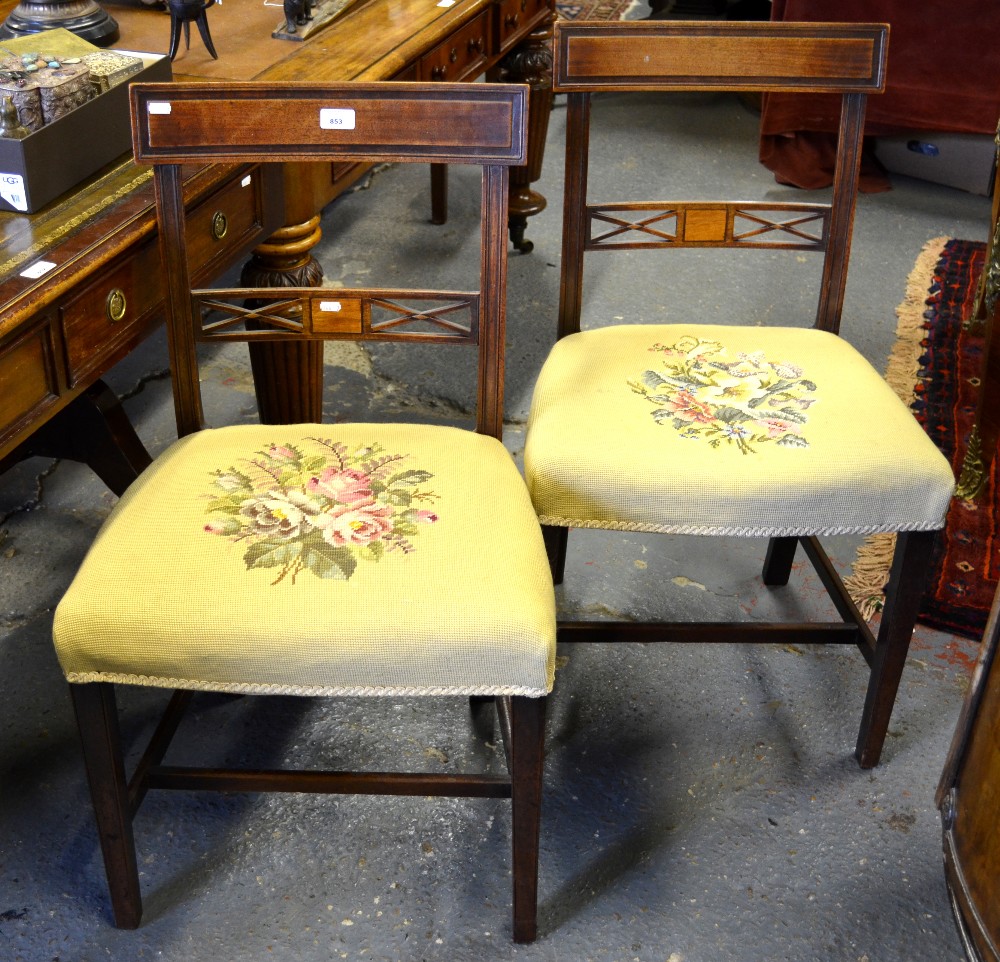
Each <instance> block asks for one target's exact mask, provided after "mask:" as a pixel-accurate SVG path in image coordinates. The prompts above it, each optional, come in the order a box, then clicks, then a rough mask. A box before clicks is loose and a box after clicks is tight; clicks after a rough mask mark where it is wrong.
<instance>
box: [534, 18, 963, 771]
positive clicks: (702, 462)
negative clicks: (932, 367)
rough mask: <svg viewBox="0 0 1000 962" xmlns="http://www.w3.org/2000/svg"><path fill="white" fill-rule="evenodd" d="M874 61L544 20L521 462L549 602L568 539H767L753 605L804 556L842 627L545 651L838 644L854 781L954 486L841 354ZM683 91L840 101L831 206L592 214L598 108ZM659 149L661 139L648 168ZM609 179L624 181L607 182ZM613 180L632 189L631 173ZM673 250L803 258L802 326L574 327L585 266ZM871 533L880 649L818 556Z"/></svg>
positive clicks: (901, 411)
mask: <svg viewBox="0 0 1000 962" xmlns="http://www.w3.org/2000/svg"><path fill="white" fill-rule="evenodd" d="M887 46H888V27H887V26H886V25H884V24H853V23H852V24H825V23H768V24H760V23H737V22H730V23H719V22H711V23H707V22H706V23H700V22H691V21H687V22H685V21H672V22H650V21H643V22H631V21H630V22H619V23H581V22H575V23H571V22H565V21H559V22H557V23H556V27H555V39H554V50H555V58H554V60H555V64H554V84H553V89H554V90H555V91H556V92H557V93H564V94H566V96H567V142H566V168H565V190H564V209H563V249H562V267H561V269H562V282H561V288H560V305H559V316H558V328H557V337H558V341H557V343H556V345H555V347H554V348H553V350H552V352H551V354H550V356H549V358H548V359H547V360H546V362H545V364H544V365H543V368H542V371H541V374H540V376H539V379H538V382H537V384H536V388H535V393H534V397H533V401H532V408H531V414H530V418H529V423H528V431H527V439H526V443H525V475H526V478H527V482H528V487H529V490H530V491H531V495H532V500H533V502H534V504H535V509H536V511H537V512H538V514H539V517H540V519H541V521H542V524H543V529H544V532H545V537H546V543H547V545H548V548H549V557H550V562H551V565H552V569H553V575H554V578H555V580H556V582H557V583H558V582H561V581H562V579H563V577H564V565H565V561H566V550H567V547H566V546H567V532H568V531H569V530H570V529H571V528H586V527H590V528H608V529H617V530H622V531H647V532H659V533H664V534H680V535H712V536H723V537H740V538H749V537H759V538H767V539H768V542H769V547H768V550H767V554H766V557H765V559H764V565H763V576H762V578H763V582H764V584H766V585H769V586H778V585H784V584H786V583H787V581H788V579H789V576H790V573H791V569H792V560H793V557H794V554H795V551H796V546H797V544H799V543H801V544H802V546H803V548H804V549H805V551H806V554H807V556H808V558H809V559H810V561H811V562H812V563H813V566H814V567H815V568H816V571H817V573H818V576H819V578H820V580H821V581H822V583H823V584H824V586H825V587H826V589H827V591H828V593H829V594H830V597H831V601H832V605H833V608H835V610H836V614H837V617H838V618H839V619H840V620H832V621H817V622H798V623H787V624H786V623H770V622H756V621H745V620H744V621H740V620H734V621H732V622H710V623H704V622H698V623H690V622H683V623H666V624H664V623H661V622H651V623H650V622H647V623H642V622H636V621H620V622H619V621H600V622H589V621H565V622H560V625H559V637H560V640H564V641H674V642H690V641H704V642H708V641H712V642H731V641H748V642H759V641H772V642H773V641H779V642H780V641H785V642H792V643H795V644H803V643H837V644H856V645H857V646H858V647H859V648H860V649H861V651H862V653H863V654H864V657H865V659H866V660H867V661H868V663H869V665H870V666H871V674H870V680H869V686H868V695H867V699H866V702H865V706H864V709H863V711H862V722H861V728H860V733H859V736H858V741H857V746H856V755H857V758H858V760H859V762H860V763H861V765H862V766H864V767H870V766H872V765H874V764H876V763H877V761H878V759H879V756H880V753H881V749H882V744H883V741H884V738H885V734H886V730H887V727H888V722H889V716H890V713H891V711H892V706H893V702H894V699H895V694H896V690H897V686H898V683H899V678H900V673H901V672H902V668H903V663H904V661H905V658H906V651H907V646H908V644H909V638H910V635H911V633H912V629H913V625H914V620H915V616H916V605H917V602H918V600H919V596H920V592H921V590H922V585H923V581H922V579H923V577H924V574H925V571H926V559H927V557H928V555H927V552H928V551H929V550H930V548H931V543H932V538H933V535H934V532H935V531H937V530H938V529H940V528H941V527H942V526H943V524H944V513H945V511H946V509H947V505H948V501H949V500H950V497H951V491H952V488H953V479H952V477H951V472H950V470H949V469H948V466H947V462H946V461H945V459H944V458H943V457H942V456H941V455H940V453H939V452H938V451H937V450H936V448H935V447H934V445H933V444H932V443H931V442H930V441H929V439H928V438H927V437H926V435H925V434H924V433H923V431H922V430H921V428H920V426H919V425H918V424H917V422H916V421H915V420H914V418H913V417H912V415H911V414H910V412H909V411H908V410H907V409H906V407H905V406H904V405H903V404H902V403H901V402H900V401H899V400H898V399H897V398H896V397H895V395H894V394H893V393H892V391H891V389H889V387H888V386H887V385H886V384H885V382H884V380H883V379H882V377H881V376H880V375H879V373H878V372H877V371H876V370H875V369H874V368H873V367H872V365H871V364H869V363H868V361H867V360H865V359H864V358H863V357H862V356H861V355H860V354H859V353H858V352H857V351H856V350H854V349H853V348H852V347H851V346H850V345H848V344H847V343H846V342H845V341H844V340H843V339H842V338H840V337H839V336H838V335H839V331H840V319H841V314H842V311H843V306H844V290H845V285H846V279H847V264H848V258H849V253H850V247H851V234H852V230H853V223H854V209H855V200H856V194H857V184H858V170H859V165H860V156H861V140H862V133H863V129H864V116H865V105H866V100H867V97H868V96H869V95H871V94H878V93H880V92H881V91H882V90H883V88H884V84H885V71H886V52H887ZM693 91H703V92H704V91H708V92H727V91H728V92H735V93H742V94H746V93H754V94H762V95H763V96H764V97H767V96H768V95H770V94H773V93H777V92H781V93H783V94H784V93H790V94H795V93H796V92H802V93H810V94H815V93H824V94H830V95H832V96H835V97H839V98H840V103H841V120H840V128H839V141H838V153H837V166H836V171H835V178H834V185H833V195H832V198H831V200H830V202H829V203H815V202H811V201H810V202H805V203H804V202H799V201H798V200H797V199H795V198H792V199H791V200H787V201H786V200H784V199H782V200H766V201H759V202H757V201H754V202H750V201H743V200H720V201H677V200H662V199H649V200H634V199H630V200H628V201H625V202H614V203H604V202H602V203H593V202H591V201H590V199H589V198H590V196H591V195H592V194H596V189H595V188H594V185H592V184H591V183H590V182H591V180H598V179H599V178H598V176H597V173H598V168H596V167H595V165H593V164H592V163H590V154H591V153H592V152H593V149H594V147H593V145H592V143H591V124H592V120H593V122H594V123H596V122H597V121H596V120H595V119H594V118H593V117H592V109H591V108H592V103H591V102H592V98H593V97H594V95H599V94H609V93H610V94H615V95H616V96H619V97H624V96H625V95H629V94H636V93H646V94H648V93H657V94H660V93H662V94H667V93H689V92H693ZM593 113H595V114H596V112H593ZM669 146H670V144H669V139H668V138H667V137H665V143H664V148H665V149H664V151H663V154H662V156H665V155H666V154H667V153H669ZM634 166H636V167H639V166H641V164H639V163H638V162H637V163H636V164H635V165H634ZM613 169H614V170H615V175H616V178H619V179H620V178H621V177H622V176H623V174H622V169H621V166H620V165H617V166H615V167H614V168H613ZM629 176H630V177H631V178H634V179H635V180H636V181H638V180H639V178H641V176H642V171H641V170H636V171H632V172H631V173H630V175H629ZM616 186H618V183H617V180H616V182H615V184H613V185H612V184H609V183H607V182H604V183H602V184H601V190H602V191H603V192H604V194H605V195H607V194H608V193H609V192H610V191H611V190H613V189H615V187H616ZM633 186H634V185H633ZM612 196H613V195H612ZM628 196H629V197H630V198H631V197H632V196H633V195H632V194H629V195H628ZM677 248H728V249H730V250H732V251H734V252H735V251H736V250H745V251H761V250H771V251H779V250H780V251H784V252H790V256H792V257H794V256H795V255H799V254H800V253H801V252H806V253H808V252H813V253H817V254H819V255H820V256H821V257H822V258H823V270H822V274H821V280H820V284H819V291H818V306H817V309H816V314H815V317H806V318H803V319H802V326H800V327H771V328H768V327H766V326H761V325H760V324H759V323H758V321H757V319H756V318H754V317H747V318H745V319H743V320H742V321H741V322H737V323H735V324H732V323H726V324H717V323H708V322H705V321H701V320H700V319H699V318H697V317H691V318H682V319H681V322H678V323H661V324H648V323H628V317H627V311H628V305H626V304H620V305H619V304H616V306H615V314H616V315H622V316H623V317H624V318H625V323H621V318H619V320H618V321H616V322H614V323H612V322H608V321H603V322H602V321H601V319H600V318H597V319H591V318H588V319H587V320H588V326H587V329H586V330H582V329H581V328H582V322H581V314H582V312H583V307H584V303H585V298H584V258H585V255H586V256H587V257H588V258H589V257H591V256H595V255H597V254H598V253H602V254H608V255H614V254H615V252H620V251H628V252H632V253H633V256H634V252H636V251H650V252H652V253H650V255H649V256H650V257H653V256H663V257H664V269H663V270H662V271H661V272H660V274H659V275H657V277H660V278H668V277H669V276H670V275H669V268H670V257H669V256H668V254H669V252H670V251H671V250H674V249H677ZM644 256H645V255H644ZM734 256H736V255H735V254H734ZM696 266H701V265H696ZM630 276H631V275H630ZM636 277H637V278H638V277H641V275H636ZM708 280H709V282H710V279H708ZM654 283H655V282H654ZM709 286H710V285H709ZM632 292H634V293H635V294H636V295H637V296H639V297H642V296H644V295H647V294H648V295H650V296H645V300H644V302H643V303H641V304H636V307H637V308H640V309H645V310H648V309H649V305H650V304H651V303H656V301H657V300H659V301H664V300H665V299H666V298H665V295H664V293H663V291H662V290H660V289H659V288H657V289H656V290H655V291H652V290H650V291H649V292H647V291H645V290H644V289H643V285H642V284H641V282H640V281H639V280H638V279H636V280H634V281H633V282H632V283H631V284H630V287H629V291H628V293H632ZM654 295H655V296H654ZM733 310H734V313H735V312H736V311H737V310H738V305H734V306H733ZM874 533H880V534H881V533H884V534H885V535H886V536H887V537H889V538H892V537H895V546H896V548H895V565H894V568H893V574H892V577H891V580H890V583H889V585H888V589H887V603H886V607H885V610H884V613H883V616H882V619H881V624H880V626H879V633H878V637H877V638H876V637H875V635H874V634H873V632H872V630H871V629H870V628H869V626H868V625H867V624H866V622H865V619H864V618H863V617H862V616H861V614H860V612H859V611H858V609H857V607H856V606H855V604H854V602H853V601H852V600H851V597H850V595H849V593H848V591H847V590H846V589H845V587H844V585H843V583H842V581H841V579H840V577H839V574H838V572H837V569H836V567H835V566H834V564H833V563H832V562H831V561H830V559H829V558H828V557H827V556H826V554H825V552H824V549H823V548H822V546H821V545H820V542H819V540H818V539H819V538H820V537H821V536H824V535H834V534H838V535H839V534H874ZM889 550H890V551H891V550H892V548H891V545H890V548H889Z"/></svg>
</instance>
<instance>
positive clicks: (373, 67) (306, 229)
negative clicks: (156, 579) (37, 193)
mask: <svg viewBox="0 0 1000 962" xmlns="http://www.w3.org/2000/svg"><path fill="white" fill-rule="evenodd" d="M12 6H13V3H12V2H11V0H6V2H4V3H0V17H3V16H6V13H7V12H8V11H9V9H10V8H11V7H12ZM223 9H225V10H226V16H230V17H237V19H236V21H235V23H234V24H233V25H232V26H231V27H230V29H229V30H226V29H223V28H224V26H225V24H224V22H223V21H220V20H219V18H218V17H217V16H216V11H219V10H223ZM246 9H247V8H246V7H244V6H242V5H240V4H236V3H234V4H232V5H229V4H227V5H225V7H224V8H223V7H218V6H216V7H213V8H212V9H211V11H210V12H209V18H210V22H211V29H212V36H213V39H214V41H215V46H216V48H217V49H218V51H219V60H218V61H214V60H212V59H211V58H209V57H208V55H207V53H205V52H204V51H203V50H202V49H201V48H200V47H198V46H197V40H196V39H195V40H193V41H192V47H191V49H190V50H189V51H187V50H186V51H182V53H181V54H180V55H179V56H178V58H177V60H176V61H175V63H174V74H175V76H177V77H178V78H183V79H194V78H204V79H212V80H220V81H224V80H225V79H227V77H229V76H231V79H255V80H261V81H280V80H297V79H301V78H302V77H303V76H308V77H309V79H310V80H313V81H319V82H323V81H329V82H331V83H335V82H342V81H345V80H369V81H371V80H392V79H395V80H445V81H450V80H469V79H472V78H474V77H477V76H479V75H481V74H484V73H485V74H486V75H487V78H488V79H503V80H506V81H509V82H526V83H529V84H530V85H531V88H532V95H531V100H530V123H531V128H530V133H529V156H530V158H531V160H530V162H529V164H528V165H527V166H526V167H524V168H518V169H515V170H513V171H512V172H511V208H510V209H511V236H512V239H513V241H514V243H515V244H517V245H518V246H520V247H522V248H524V249H530V245H529V244H526V243H525V242H524V240H523V235H524V227H525V225H526V223H527V218H528V217H529V216H531V215H532V214H535V213H537V212H538V211H540V210H542V209H543V208H544V206H545V200H544V198H542V197H540V196H539V195H538V194H536V193H535V192H534V191H533V190H532V189H531V184H532V182H534V181H535V180H537V179H538V177H539V176H540V173H541V165H542V153H543V149H544V143H545V135H546V131H547V127H548V114H549V108H550V104H551V54H550V51H549V46H548V40H549V38H550V36H551V22H552V19H553V9H554V6H553V0H458V2H456V3H455V4H454V5H453V6H450V7H442V6H438V5H437V2H436V0H361V2H359V3H358V4H357V5H356V6H355V7H353V8H352V9H351V10H350V11H349V12H348V13H347V14H345V15H344V16H343V17H342V18H341V19H338V20H336V21H334V22H333V23H332V24H330V25H329V26H328V27H326V28H325V29H324V30H322V31H321V32H319V33H317V34H315V35H314V36H311V37H309V38H308V39H307V40H305V41H304V42H292V41H287V40H272V39H270V36H269V34H264V33H262V32H261V30H260V29H259V27H255V26H254V25H253V24H250V23H249V21H247V20H246V18H245V17H244V18H242V19H240V18H239V17H238V16H237V15H238V14H239V13H240V11H241V10H242V11H245V10H246ZM269 9H271V10H273V11H274V14H273V18H274V20H275V22H277V21H278V20H280V19H281V13H280V8H269ZM111 12H112V14H113V16H114V17H115V19H116V20H118V21H119V24H120V26H121V32H122V40H121V41H120V44H119V46H121V47H123V48H128V47H131V48H132V49H142V50H152V51H154V52H156V51H164V52H165V51H166V49H167V46H168V45H169V34H170V30H169V22H168V19H167V17H166V15H165V14H160V15H157V13H156V12H155V11H151V10H149V9H148V8H141V7H139V6H131V7H118V6H113V7H112V8H111ZM268 16H270V14H268ZM250 29H253V31H254V32H253V35H252V36H250V35H247V34H246V31H247V30H250ZM144 37H148V38H150V42H144V40H143V38H144ZM261 45H264V47H266V49H267V53H268V55H267V56H266V57H259V56H258V54H257V53H255V51H260V50H261V49H264V47H262V46H261ZM234 51H235V52H234ZM258 64H259V65H260V69H259V70H258V69H257V65H258ZM363 173H364V170H363V169H361V168H359V167H357V166H356V165H322V164H295V165H287V166H286V167H285V169H284V174H283V184H282V185H281V186H274V187H272V188H270V189H269V190H267V191H262V190H261V189H260V187H261V184H262V181H261V180H260V178H256V179H252V193H253V203H252V204H248V203H247V196H248V195H246V194H245V193H242V192H243V191H246V188H243V187H241V186H240V184H241V183H242V180H243V178H244V176H245V174H246V171H236V170H232V169H221V168H205V169H203V170H201V171H200V172H197V173H194V172H193V174H192V179H191V180H190V183H189V188H190V194H191V199H190V205H191V208H190V209H191V211H192V217H191V220H190V228H191V230H192V232H193V235H197V236H198V237H201V236H203V235H205V236H207V237H211V230H212V224H213V223H215V222H216V213H217V212H219V211H222V212H223V213H224V215H225V216H226V217H227V218H228V221H229V223H230V225H234V224H235V225H237V226H236V227H235V228H234V227H233V226H230V230H229V232H227V234H226V237H225V238H224V239H223V240H221V241H215V240H204V241H203V242H201V241H196V242H195V243H196V244H197V243H202V246H201V247H197V248H196V253H195V255H194V259H195V261H196V262H197V264H198V268H199V274H200V276H201V278H202V279H206V278H208V277H210V276H212V275H213V274H218V273H220V272H221V271H222V270H224V269H225V268H226V267H227V266H229V265H230V264H232V263H236V262H238V260H239V259H241V258H243V257H245V256H246V253H247V252H249V250H250V249H251V248H253V256H252V258H251V260H250V262H249V264H247V266H246V268H245V270H244V278H245V279H246V282H247V283H255V284H258V285H267V286H297V285H302V284H315V283H319V281H320V280H321V279H322V270H321V268H320V267H319V265H318V264H317V263H316V261H315V259H314V258H313V257H312V253H311V252H312V249H313V248H314V247H315V245H316V244H317V243H318V241H319V239H320V236H321V235H320V229H319V214H320V211H321V210H322V209H323V208H324V207H325V206H326V205H327V204H328V203H329V202H330V201H331V200H332V199H333V198H334V197H336V196H337V195H338V194H339V193H341V192H342V191H343V190H344V189H346V188H347V187H348V186H350V184H352V183H353V182H354V181H356V180H357V179H358V177H360V176H361V175H362V174H363ZM432 188H433V189H432V205H431V206H432V219H434V220H436V221H438V222H442V221H443V220H444V218H445V217H446V214H447V211H446V188H445V183H444V179H443V177H442V176H441V172H440V171H436V172H434V173H433V175H432ZM279 199H283V205H284V216H283V220H282V221H278V222H277V223H283V224H284V226H282V227H280V228H279V229H278V230H277V231H273V226H274V224H275V223H276V221H275V220H274V219H273V215H274V211H275V201H276V200H279ZM152 205H153V195H152V187H151V183H150V181H149V177H148V172H147V171H144V170H141V169H139V168H138V167H136V166H135V165H134V164H132V163H131V162H130V161H128V160H127V159H126V158H123V160H122V162H120V163H119V164H117V165H113V166H112V169H109V170H108V171H105V172H103V173H102V175H100V176H98V177H95V178H94V179H93V180H92V181H90V182H88V183H87V184H85V185H82V186H81V187H80V188H79V189H77V190H76V191H74V192H72V193H71V194H69V195H66V196H65V197H63V198H60V199H59V200H57V201H55V202H54V203H53V204H51V205H50V206H49V207H48V208H46V209H44V210H43V211H41V212H39V213H37V214H34V215H31V216H20V215H14V214H0V470H2V469H3V468H4V467H6V466H8V465H9V464H10V463H12V462H13V461H14V460H17V459H19V458H21V457H23V456H26V455H28V454H46V455H50V456H62V457H71V458H77V459H80V460H84V461H87V463H90V464H91V465H92V466H93V467H94V468H95V469H96V470H97V471H98V473H99V474H100V475H101V477H102V478H104V479H105V481H106V482H107V483H108V484H109V486H110V487H112V489H113V490H116V491H117V490H123V489H124V487H125V486H127V484H128V481H129V479H130V478H131V477H134V476H135V473H137V471H138V470H141V468H142V467H143V466H144V465H145V463H147V462H148V456H146V454H145V452H144V451H143V450H142V445H141V444H139V442H138V439H137V438H135V435H134V432H132V431H131V429H130V428H129V426H128V423H127V421H126V420H125V418H124V416H123V415H121V413H120V411H118V410H117V405H116V404H115V403H114V399H113V398H111V397H109V392H106V391H102V385H101V382H100V378H101V376H102V374H103V373H104V372H105V371H107V370H108V369H109V368H110V367H111V366H112V365H113V364H115V363H116V362H117V361H119V360H120V359H121V358H122V357H124V356H125V355H126V354H127V353H128V352H129V351H131V350H132V349H133V348H134V347H135V346H136V345H137V344H138V343H139V342H140V341H141V340H142V339H143V338H144V337H146V336H147V335H148V334H149V333H150V332H151V331H152V330H153V329H154V328H155V327H156V326H157V325H158V324H159V323H160V321H161V320H162V291H161V289H160V285H159V283H158V280H157V277H158V273H159V271H158V260H157V257H156V240H155V218H154V213H153V208H152ZM220 205H221V206H220ZM272 231H273V233H272ZM206 232H207V234H206ZM265 237H266V238H267V239H266V241H265V242H264V243H261V240H262V239H264V238H265ZM255 245H256V246H255ZM40 260H46V261H50V262H52V263H54V264H55V265H56V266H55V267H54V268H53V269H52V270H51V271H49V272H48V273H46V274H45V275H43V276H42V277H40V278H38V279H35V280H31V279H27V278H24V277H22V276H21V272H22V271H23V270H24V269H25V268H28V267H30V266H31V265H33V264H35V263H36V262H38V261H40ZM115 290H120V291H121V294H122V295H123V296H124V299H125V302H126V313H125V315H124V317H122V318H121V319H119V320H117V321H113V320H111V316H110V314H109V310H112V301H113V302H114V303H115V304H117V303H118V302H117V300H115V298H114V297H111V295H112V292H113V291H115ZM109 297H111V301H109ZM276 347H278V346H277V345H271V346H263V345H262V346H260V347H259V349H258V350H256V351H255V352H254V356H253V364H254V372H255V376H256V379H257V383H258V400H259V402H260V405H261V409H262V416H263V417H264V419H265V420H268V421H280V420H292V421H309V420H319V419H320V411H321V380H322V355H321V354H320V353H319V352H316V351H313V352H311V353H310V352H301V351H298V350H294V349H293V350H287V349H286V350H281V351H279V350H276V349H275V348H276ZM282 347H284V346H282ZM279 378H280V379H282V380H285V381H286V382H287V379H288V378H294V379H295V380H297V381H298V382H299V383H300V385H301V388H300V391H299V393H298V399H297V401H296V402H295V403H291V404H289V403H278V402H277V400H276V397H275V394H274V392H270V391H269V390H268V385H269V384H270V383H274V381H275V380H276V379H279Z"/></svg>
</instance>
